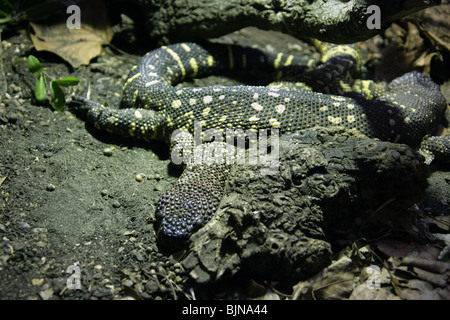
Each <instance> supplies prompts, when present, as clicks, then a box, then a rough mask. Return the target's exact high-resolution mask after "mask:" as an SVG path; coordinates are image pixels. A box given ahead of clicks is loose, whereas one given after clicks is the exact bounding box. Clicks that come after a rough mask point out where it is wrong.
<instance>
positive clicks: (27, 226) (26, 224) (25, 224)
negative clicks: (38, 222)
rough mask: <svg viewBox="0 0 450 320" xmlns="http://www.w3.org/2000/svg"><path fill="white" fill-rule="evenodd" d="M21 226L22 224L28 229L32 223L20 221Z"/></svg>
mask: <svg viewBox="0 0 450 320" xmlns="http://www.w3.org/2000/svg"><path fill="white" fill-rule="evenodd" d="M19 226H21V227H22V228H24V229H28V228H29V227H30V225H29V224H28V223H27V222H19Z"/></svg>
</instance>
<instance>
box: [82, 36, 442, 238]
mask: <svg viewBox="0 0 450 320" xmlns="http://www.w3.org/2000/svg"><path fill="white" fill-rule="evenodd" d="M316 45H317V47H318V48H319V49H320V51H321V54H322V58H321V60H320V61H317V60H313V59H310V58H302V57H295V56H293V55H289V54H283V53H271V52H264V51H260V50H257V49H252V48H248V47H241V46H234V45H226V44H217V43H205V44H202V45H200V44H196V43H180V44H174V45H169V46H164V47H161V48H159V49H156V50H154V51H151V52H149V53H147V54H146V55H145V56H144V57H143V58H142V59H141V60H140V61H139V63H138V64H137V66H135V67H133V69H132V71H131V73H130V75H129V78H128V80H127V81H126V83H125V85H124V89H123V98H122V105H121V108H120V109H116V108H109V107H106V106H103V105H100V104H98V103H95V102H92V101H89V100H86V99H84V98H80V97H77V98H76V99H78V100H81V101H83V102H85V105H86V106H87V107H88V121H89V122H90V123H92V124H93V125H94V126H96V127H97V128H99V129H104V130H107V131H109V132H112V133H116V134H119V135H122V136H131V137H136V138H142V139H146V140H153V139H160V140H165V141H169V140H170V137H171V133H172V132H173V131H174V130H176V129H186V130H187V131H190V132H193V130H194V123H195V122H197V123H199V124H201V126H202V129H203V130H207V129H211V128H214V129H217V130H219V131H220V132H223V133H224V132H225V131H226V129H234V130H236V129H243V130H255V131H256V130H258V129H278V130H279V131H280V133H281V134H283V133H287V132H293V131H297V130H300V129H305V128H311V127H315V126H325V127H328V126H343V127H346V128H350V129H357V130H359V131H360V132H362V133H364V134H366V135H367V136H370V137H376V138H380V139H382V140H390V141H394V142H401V143H406V144H409V145H411V146H413V147H418V146H419V145H420V143H421V142H422V140H423V138H424V137H425V136H426V135H427V134H429V133H431V132H432V131H433V129H434V127H435V126H436V124H437V123H438V122H439V120H440V119H441V117H442V116H443V113H444V110H445V107H446V103H445V100H444V98H443V96H442V94H441V92H440V90H439V87H438V85H436V84H435V83H433V82H432V80H431V79H430V78H428V77H426V76H424V75H423V74H420V73H418V72H412V73H408V74H405V75H404V76H402V77H399V78H397V79H395V80H393V81H392V82H390V83H389V84H387V83H375V82H373V81H371V80H361V79H358V77H359V71H360V67H361V61H360V58H359V55H358V53H357V51H356V50H355V49H354V48H353V47H351V46H341V45H329V44H323V43H319V42H316ZM247 69H258V70H259V71H261V70H262V71H265V72H271V73H273V74H274V76H275V79H283V78H286V77H288V78H289V77H292V76H294V75H295V76H296V80H297V81H300V82H298V83H297V84H292V83H291V84H286V83H283V82H278V83H273V84H271V85H268V86H210V87H189V88H179V87H176V85H177V84H178V83H180V82H182V81H185V80H188V79H192V78H195V77H204V76H208V75H212V74H220V73H222V72H225V71H228V70H247ZM354 79H357V80H354ZM427 144H429V145H431V146H435V145H438V148H437V150H438V151H440V152H441V153H444V154H446V155H448V154H449V153H450V148H449V146H450V139H444V140H442V139H440V140H438V143H434V142H433V143H429V142H428V143H427ZM427 144H424V145H427ZM430 148H431V147H430ZM228 169H229V168H226V167H222V168H220V170H219V171H218V172H213V171H211V170H210V169H208V168H206V169H205V168H203V169H201V170H197V171H196V173H192V172H185V173H183V175H182V177H180V180H179V181H178V182H177V184H176V185H175V186H174V188H172V189H171V190H169V191H168V192H167V193H166V194H165V195H164V196H163V197H162V198H161V201H160V206H159V208H158V210H157V217H158V218H159V220H160V230H159V236H160V238H164V239H166V240H164V241H165V242H167V241H169V242H170V241H171V240H172V239H173V240H174V241H175V240H177V239H182V240H183V239H186V238H187V237H188V236H189V235H190V234H191V233H192V232H193V231H194V230H195V229H197V228H199V227H200V226H201V225H203V224H204V223H206V222H207V221H208V220H209V219H210V217H211V215H212V214H213V213H214V211H215V210H216V208H217V206H218V204H219V202H220V198H221V195H222V191H223V185H224V183H225V180H226V176H227V173H228ZM187 186H189V187H187Z"/></svg>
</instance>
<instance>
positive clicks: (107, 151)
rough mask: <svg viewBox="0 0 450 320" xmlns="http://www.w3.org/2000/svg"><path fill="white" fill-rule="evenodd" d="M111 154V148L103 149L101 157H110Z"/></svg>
mask: <svg viewBox="0 0 450 320" xmlns="http://www.w3.org/2000/svg"><path fill="white" fill-rule="evenodd" d="M112 154H113V149H111V148H105V149H103V155H104V156H106V157H111V156H112Z"/></svg>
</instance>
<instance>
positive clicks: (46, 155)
mask: <svg viewBox="0 0 450 320" xmlns="http://www.w3.org/2000/svg"><path fill="white" fill-rule="evenodd" d="M51 156H53V153H51V152H44V158H50V157H51Z"/></svg>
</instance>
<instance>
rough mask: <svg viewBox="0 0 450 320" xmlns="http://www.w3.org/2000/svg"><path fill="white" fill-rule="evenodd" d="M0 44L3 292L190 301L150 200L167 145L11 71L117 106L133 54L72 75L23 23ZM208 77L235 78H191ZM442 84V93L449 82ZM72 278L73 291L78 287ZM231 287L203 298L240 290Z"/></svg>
mask: <svg viewBox="0 0 450 320" xmlns="http://www.w3.org/2000/svg"><path fill="white" fill-rule="evenodd" d="M447 31H448V30H447ZM224 40H226V41H235V42H240V43H247V44H249V43H250V44H255V45H259V46H260V47H262V48H265V49H275V50H283V51H289V52H292V53H295V54H297V55H299V54H305V52H306V53H309V52H312V51H311V49H310V48H309V47H307V46H305V45H304V44H303V43H301V42H299V41H298V40H295V39H293V38H291V37H286V36H282V35H280V34H277V33H273V32H260V31H257V30H255V29H251V28H250V29H245V30H244V31H241V32H239V33H236V34H234V35H232V36H228V37H225V38H224ZM384 41H386V40H385V39H384V38H382V37H377V38H376V39H375V40H371V41H369V42H367V44H363V45H361V48H362V49H363V52H364V53H365V55H364V56H365V57H369V56H370V54H372V55H373V54H374V53H376V52H377V50H380V46H382V45H385V42H384ZM2 47H3V52H2V57H1V59H2V61H3V62H2V65H3V72H4V78H2V79H0V80H3V81H4V82H5V84H6V92H4V91H1V102H0V191H1V198H0V237H1V240H0V299H114V298H125V297H130V296H131V297H133V298H151V299H186V298H191V297H192V294H193V292H194V293H197V292H198V291H196V290H197V288H195V287H194V288H193V290H190V289H191V284H189V283H185V279H186V276H185V275H184V273H183V270H182V268H181V266H180V265H179V264H178V263H176V260H175V258H174V257H169V256H166V255H164V254H163V253H160V252H159V251H158V247H157V245H156V242H155V232H154V228H153V224H152V222H153V214H154V211H155V203H156V202H157V200H158V199H159V197H160V196H161V194H162V193H163V191H164V190H166V189H168V188H169V186H170V185H171V184H172V183H173V182H174V181H175V180H176V178H177V175H178V174H179V170H176V169H175V168H173V167H172V166H171V165H170V160H169V157H168V154H169V152H168V147H167V146H166V145H164V144H159V143H155V144H149V143H141V142H135V141H129V140H126V139H122V138H119V137H113V136H108V135H105V134H103V133H101V132H98V131H96V130H95V129H93V128H92V127H89V126H86V125H85V123H84V121H83V119H80V118H79V117H78V115H77V114H76V113H74V112H72V111H71V109H70V108H68V109H67V110H66V111H63V112H55V111H53V110H52V109H51V107H50V106H49V104H48V102H47V103H43V104H37V103H36V102H35V101H34V99H33V98H32V90H33V89H32V87H33V85H34V82H35V77H34V75H32V74H30V73H29V72H28V71H27V70H26V66H25V64H22V65H19V66H18V67H17V68H13V67H12V62H13V61H15V60H16V59H18V58H22V57H26V56H28V55H29V54H34V55H36V56H37V57H38V58H39V59H40V60H41V61H42V62H43V65H44V67H45V69H46V72H47V73H48V74H49V75H51V76H54V77H65V76H69V75H72V76H76V77H79V78H80V79H81V83H80V85H79V86H78V87H77V93H78V94H85V93H86V91H87V90H88V87H90V91H91V99H93V100H96V101H99V102H107V103H108V104H110V105H117V104H118V103H119V102H120V96H121V88H122V85H123V83H124V81H125V79H126V76H127V74H128V72H129V70H130V68H131V66H132V65H133V64H134V63H135V62H136V61H137V59H138V55H123V54H120V53H117V52H116V51H115V50H113V49H111V48H109V47H107V48H105V54H104V56H102V57H99V58H97V59H95V60H93V61H92V63H91V64H90V65H89V66H86V67H81V68H79V69H76V70H73V69H72V68H70V66H68V65H67V64H66V63H65V62H64V61H62V60H60V59H59V58H57V57H56V56H54V55H52V54H49V53H43V52H36V51H35V50H34V49H33V46H32V43H31V41H30V40H29V39H28V37H27V35H26V30H25V28H23V29H21V28H17V29H14V30H12V31H9V32H8V33H4V34H3V35H2ZM364 50H365V51H364ZM366 61H367V59H366ZM0 77H3V76H1V75H0ZM447 80H448V79H447ZM208 81H209V82H208ZM213 81H221V82H224V83H231V82H233V81H234V80H229V79H225V78H214V77H213V78H210V79H208V80H206V81H203V82H202V81H199V82H198V83H199V84H200V85H205V84H207V83H211V82H213ZM1 83H2V82H1V81H0V84H1ZM442 88H443V90H447V92H448V90H449V85H448V83H447V84H444V85H443V86H442ZM2 90H3V89H2ZM449 96H450V95H449V94H448V93H447V98H448V97H449ZM438 169H439V171H438V173H436V174H434V175H435V176H436V179H437V180H433V182H432V183H431V185H432V186H433V187H434V189H430V190H429V192H428V194H429V196H428V198H426V199H425V200H424V201H426V202H425V203H427V207H428V208H431V209H430V211H431V213H432V214H443V213H446V211H448V199H449V189H450V188H449V187H450V186H449V184H450V175H449V174H448V167H447V168H446V167H439V168H438ZM446 170H447V171H446ZM139 174H140V175H139ZM142 177H143V178H142ZM141 178H142V179H141ZM433 190H438V191H439V192H440V194H439V195H438V196H435V198H436V197H437V198H438V200H439V199H440V200H439V201H436V200H433V198H432V197H431V196H433V194H434V195H436V193H433V192H435V191H433ZM430 195H431V196H430ZM72 266H74V267H72ZM73 270H75V272H74V271H73ZM77 270H79V272H80V273H79V274H78V273H77V272H78V271H77ZM78 276H79V277H78ZM77 278H79V280H80V282H79V284H80V287H79V289H77V288H76V287H73V285H76V284H77ZM247 281H248V280H247ZM241 284H242V283H241ZM246 284H247V282H244V285H241V287H245V285H246ZM236 286H237V285H236V284H234V283H230V284H229V285H228V286H225V287H221V289H220V292H218V291H215V292H214V293H209V295H208V296H203V297H207V298H216V297H222V298H223V297H225V298H242V297H246V295H245V291H244V293H240V292H241V291H239V290H238V289H237V287H236ZM199 290H200V289H199ZM206 292H209V291H206ZM206 292H205V295H206V294H207V293H206ZM200 297H202V296H201V295H200Z"/></svg>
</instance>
